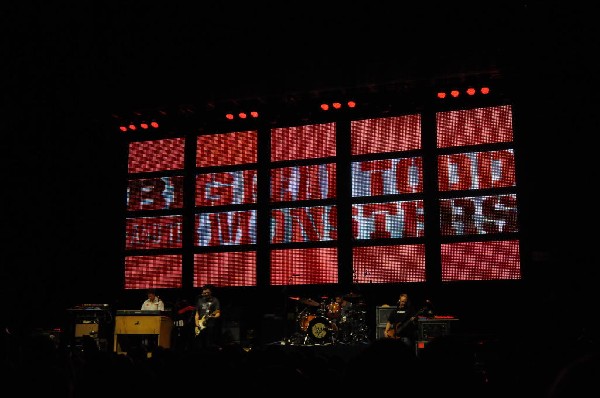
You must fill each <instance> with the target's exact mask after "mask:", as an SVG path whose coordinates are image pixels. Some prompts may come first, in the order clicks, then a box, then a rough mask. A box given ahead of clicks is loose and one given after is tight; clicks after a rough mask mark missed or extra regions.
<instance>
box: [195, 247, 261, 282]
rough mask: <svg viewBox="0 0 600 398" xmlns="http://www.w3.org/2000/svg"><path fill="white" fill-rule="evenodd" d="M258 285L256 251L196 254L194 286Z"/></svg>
mask: <svg viewBox="0 0 600 398" xmlns="http://www.w3.org/2000/svg"><path fill="white" fill-rule="evenodd" d="M206 284H211V285H214V286H220V287H224V286H256V252H254V251H248V252H221V253H200V254H194V287H201V286H203V285H206Z"/></svg>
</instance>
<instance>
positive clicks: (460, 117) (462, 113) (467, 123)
mask: <svg viewBox="0 0 600 398" xmlns="http://www.w3.org/2000/svg"><path fill="white" fill-rule="evenodd" d="M436 118H437V146H438V148H446V147H454V146H462V145H481V144H492V143H499V142H512V141H513V125H512V107H511V106H510V105H503V106H495V107H489V108H476V109H468V110H459V111H449V112H439V113H437V115H436Z"/></svg>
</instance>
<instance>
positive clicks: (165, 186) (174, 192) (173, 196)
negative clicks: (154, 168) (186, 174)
mask: <svg viewBox="0 0 600 398" xmlns="http://www.w3.org/2000/svg"><path fill="white" fill-rule="evenodd" d="M181 208H183V176H171V177H169V176H165V177H157V178H140V179H136V180H129V182H128V183H127V210H128V211H139V210H169V209H181Z"/></svg>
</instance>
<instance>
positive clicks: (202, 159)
mask: <svg viewBox="0 0 600 398" xmlns="http://www.w3.org/2000/svg"><path fill="white" fill-rule="evenodd" d="M257 140H258V133H257V132H256V131H244V132H235V133H225V134H211V135H201V136H199V137H198V138H197V139H196V167H209V166H229V165H242V164H249V163H256V158H257V142H258V141H257Z"/></svg>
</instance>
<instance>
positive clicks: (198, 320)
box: [194, 285, 221, 350]
mask: <svg viewBox="0 0 600 398" xmlns="http://www.w3.org/2000/svg"><path fill="white" fill-rule="evenodd" d="M220 317H221V303H220V302H219V299H218V298H216V297H215V296H213V287H212V286H210V285H205V286H203V287H202V294H201V296H200V297H199V298H198V301H197V303H196V311H195V314H194V322H195V326H196V327H195V332H196V338H195V347H196V349H199V350H205V349H218V348H219V340H220V336H221V322H220Z"/></svg>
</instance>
